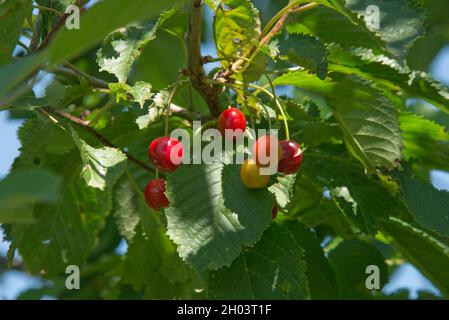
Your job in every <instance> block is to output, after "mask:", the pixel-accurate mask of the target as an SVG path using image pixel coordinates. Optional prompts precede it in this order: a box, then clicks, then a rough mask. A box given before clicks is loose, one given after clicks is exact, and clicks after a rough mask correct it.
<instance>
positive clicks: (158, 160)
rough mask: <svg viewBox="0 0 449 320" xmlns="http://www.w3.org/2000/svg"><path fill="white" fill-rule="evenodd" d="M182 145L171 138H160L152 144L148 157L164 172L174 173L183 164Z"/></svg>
mask: <svg viewBox="0 0 449 320" xmlns="http://www.w3.org/2000/svg"><path fill="white" fill-rule="evenodd" d="M182 154H183V152H182V143H181V142H179V141H178V140H176V139H174V138H170V137H159V138H156V139H154V140H153V141H152V142H151V143H150V147H149V148H148V157H149V158H150V161H151V162H153V163H154V164H155V165H156V167H158V168H159V169H161V170H163V171H167V172H170V171H174V170H175V169H176V168H177V167H179V165H180V164H181V162H182Z"/></svg>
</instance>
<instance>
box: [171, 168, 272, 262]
mask: <svg viewBox="0 0 449 320" xmlns="http://www.w3.org/2000/svg"><path fill="white" fill-rule="evenodd" d="M239 172H240V170H239V166H235V165H232V166H223V165H222V164H218V163H217V164H211V165H183V166H181V167H180V168H178V169H177V170H176V171H175V172H174V173H172V174H170V175H169V176H168V177H167V192H166V194H167V197H168V198H169V199H170V206H169V207H168V208H167V209H166V210H165V214H166V216H167V225H168V235H169V236H170V238H171V239H172V240H173V241H174V242H175V243H176V244H177V245H178V252H179V254H180V256H181V257H182V258H183V259H184V260H185V261H186V262H187V263H188V264H190V265H191V266H193V267H194V268H195V269H197V270H199V271H204V270H205V269H206V268H211V269H217V268H219V267H222V266H229V265H230V264H231V262H232V261H233V260H234V259H235V258H236V257H237V256H238V255H239V253H240V251H241V249H242V245H246V246H251V245H254V244H255V243H256V242H257V241H258V240H259V239H260V237H261V235H262V233H263V231H264V230H265V228H267V227H268V225H269V224H270V221H271V209H272V204H273V203H272V200H271V197H270V195H269V193H268V191H267V190H250V189H247V188H245V186H244V185H243V183H242V182H241V180H240V174H239ZM242 199H245V201H242Z"/></svg>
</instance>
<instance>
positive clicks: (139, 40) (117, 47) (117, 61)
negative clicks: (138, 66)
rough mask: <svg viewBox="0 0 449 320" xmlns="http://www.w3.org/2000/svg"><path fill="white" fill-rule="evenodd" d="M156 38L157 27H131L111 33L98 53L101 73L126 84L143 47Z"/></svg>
mask: <svg viewBox="0 0 449 320" xmlns="http://www.w3.org/2000/svg"><path fill="white" fill-rule="evenodd" d="M155 37H156V26H155V25H150V26H143V27H142V26H129V27H127V28H126V29H121V30H118V31H115V32H113V33H111V34H110V35H109V36H108V37H107V38H106V39H105V40H104V42H103V46H102V47H101V49H100V50H99V51H98V53H97V63H98V65H99V66H100V71H107V72H109V73H111V74H113V75H115V76H116V77H117V79H118V81H119V82H120V83H125V82H126V80H127V79H128V76H129V73H130V72H131V67H132V65H133V64H134V61H135V60H136V59H137V58H138V57H139V56H140V54H141V52H142V49H143V47H144V46H145V45H146V44H147V43H148V42H150V41H151V40H153V39H154V38H155Z"/></svg>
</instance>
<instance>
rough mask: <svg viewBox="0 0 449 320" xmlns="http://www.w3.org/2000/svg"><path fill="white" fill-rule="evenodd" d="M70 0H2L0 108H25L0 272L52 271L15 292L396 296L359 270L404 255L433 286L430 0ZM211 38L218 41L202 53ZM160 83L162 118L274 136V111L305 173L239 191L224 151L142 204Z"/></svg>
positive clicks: (438, 145)
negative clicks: (274, 212) (70, 274)
mask: <svg viewBox="0 0 449 320" xmlns="http://www.w3.org/2000/svg"><path fill="white" fill-rule="evenodd" d="M86 2H87V1H75V0H73V1H72V0H59V1H45V0H38V1H31V0H16V1H3V2H2V1H0V18H1V19H0V53H1V54H0V102H1V104H0V105H1V107H0V108H1V110H8V111H9V112H10V115H11V117H15V118H21V119H26V120H25V121H24V123H23V125H22V127H21V128H20V130H19V133H18V135H19V138H20V141H21V154H20V156H19V157H18V158H17V159H16V160H15V162H14V165H13V168H12V169H11V172H10V174H9V175H8V176H7V177H6V178H5V179H3V180H2V181H0V223H1V224H2V227H3V229H4V230H5V239H6V240H8V241H11V247H10V249H9V252H8V257H7V258H8V259H7V260H8V261H4V262H3V260H2V263H1V264H0V272H3V271H4V270H6V269H7V268H9V269H11V268H12V269H14V268H18V269H21V270H24V271H25V272H28V273H30V274H33V275H36V276H39V277H41V278H43V279H48V280H50V281H49V282H48V285H46V286H44V287H43V288H40V289H36V290H29V291H27V292H25V293H23V294H22V295H21V297H20V298H35V299H36V298H41V297H43V296H54V297H57V298H61V299H76V298H90V299H94V298H101V299H129V298H139V299H140V298H144V299H152V298H158V299H160V298H167V299H172V298H187V299H189V298H201V299H203V298H210V299H222V298H234V299H337V298H339V299H393V298H403V295H402V294H403V293H401V292H397V293H394V294H392V295H391V296H387V295H385V294H382V293H380V292H379V291H372V292H371V291H369V290H367V289H366V286H365V279H366V277H367V274H366V273H365V269H366V267H367V266H368V265H373V264H374V265H377V266H378V267H379V268H380V272H381V285H382V286H383V285H385V284H386V283H387V282H388V279H389V275H391V274H392V273H393V272H394V271H395V270H396V269H397V268H398V267H399V266H400V265H402V264H403V263H405V262H409V263H412V264H413V265H414V266H416V267H417V268H418V269H419V270H420V271H421V272H422V273H423V274H424V275H425V276H426V277H427V278H428V279H429V280H431V281H432V283H433V284H434V285H435V286H436V287H437V288H438V289H439V290H440V292H441V295H442V296H443V297H444V298H447V297H448V296H449V280H448V279H449V271H448V270H449V269H448V266H449V222H448V221H449V194H448V192H445V191H440V190H437V189H435V188H434V187H433V186H432V185H431V184H430V181H429V172H430V171H431V170H433V169H438V170H443V171H447V170H448V163H449V162H448V159H449V136H448V127H449V121H448V119H449V118H448V116H447V113H448V112H449V103H448V102H449V90H448V89H447V88H446V87H444V86H443V85H441V84H440V83H438V82H437V81H435V80H434V79H432V77H431V76H430V75H428V74H427V73H426V72H425V70H427V68H428V65H429V63H430V61H431V60H432V59H433V57H434V56H435V54H436V52H438V51H439V49H440V48H441V47H442V46H443V45H444V44H445V43H447V42H448V40H449V39H448V37H449V20H448V18H447V16H446V15H445V13H446V12H448V10H449V8H448V4H447V2H446V1H442V0H441V1H418V0H390V1H387V0H383V1H378V2H377V5H378V6H379V8H380V12H381V22H380V24H381V25H380V26H381V28H380V29H379V30H374V29H373V28H372V27H371V26H370V25H369V24H367V20H365V19H364V14H365V9H366V7H367V6H368V5H370V4H371V2H370V1H365V0H320V1H316V2H315V3H312V4H310V3H307V1H291V2H288V1H262V0H260V1H250V0H223V1H216V0H215V1H214V0H208V1H206V3H205V4H204V6H208V8H209V9H208V10H211V11H212V12H213V13H214V19H213V21H212V22H211V21H209V20H207V19H206V20H204V21H201V20H200V18H201V10H200V9H198V8H200V7H198V6H197V5H196V4H198V3H199V2H201V1H174V0H170V1H168V0H163V1H162V0H153V1H144V0H134V1H127V2H126V5H124V1H121V0H108V1H100V2H97V3H94V4H93V5H92V3H90V4H89V5H87V6H86V7H85V10H83V13H82V15H81V29H80V30H68V29H65V28H63V22H64V19H65V18H66V16H64V15H62V14H61V11H62V12H63V11H64V8H65V7H66V6H67V5H68V4H77V5H80V6H84V5H86ZM189 16H190V19H189ZM105 17H108V18H107V19H105ZM189 24H190V28H189ZM201 25H202V27H203V32H202V33H201V34H200V33H199V32H197V33H195V30H196V31H198V28H199V26H201ZM192 26H193V28H192ZM278 27H281V28H278ZM189 30H190V32H188V31H189ZM186 33H189V34H188V37H187V38H186V37H185V34H186ZM200 36H201V37H202V38H199V37H200ZM210 37H212V38H213V45H215V48H216V54H217V55H216V56H214V57H206V58H201V57H200V56H198V53H199V52H198V49H199V44H200V43H199V41H200V40H202V41H203V43H209V44H210V43H211V41H210ZM18 39H20V41H21V42H20V43H19V46H20V47H21V48H22V49H21V50H17V49H15V48H17V46H18ZM186 39H187V41H186ZM242 57H243V58H242ZM200 58H201V59H200ZM210 62H219V63H218V64H217V63H214V64H213V65H214V66H215V65H217V68H216V69H212V68H210V67H208V70H211V69H212V71H211V72H210V73H209V74H208V75H206V74H205V72H204V69H203V67H204V66H203V64H206V65H208V64H209V63H210ZM48 74H51V75H53V77H52V78H51V79H52V81H51V83H50V84H49V86H48V87H47V88H46V92H45V95H44V96H42V97H41V96H36V95H35V94H34V92H33V90H32V89H33V87H34V86H35V85H36V83H39V82H40V81H42V76H43V75H48ZM268 79H269V81H268ZM271 82H272V83H271ZM272 86H273V87H275V88H276V92H277V94H274V93H275V92H272ZM175 88H176V94H175V96H174V100H173V101H171V102H173V104H172V105H171V110H172V113H173V115H172V117H171V118H170V123H169V127H170V128H171V129H173V128H186V129H187V130H190V131H191V127H192V123H191V122H192V120H195V119H201V120H203V121H205V122H207V121H211V122H209V123H210V124H212V125H213V121H214V118H215V117H216V115H217V113H219V111H220V110H223V109H224V108H225V107H226V106H227V105H229V104H238V105H242V106H243V110H244V111H245V113H246V114H247V116H248V117H250V116H251V118H252V120H253V121H254V123H255V126H256V127H263V128H266V127H267V125H268V122H269V121H270V122H272V123H273V126H274V127H276V128H278V129H280V130H281V134H280V135H281V136H283V135H285V133H286V132H285V130H284V127H283V120H284V118H283V117H282V115H281V114H280V113H279V112H278V107H279V106H280V107H282V109H283V110H285V113H286V115H285V120H287V121H288V124H289V128H290V135H291V137H292V138H293V139H295V140H296V141H299V142H300V143H301V144H302V147H303V148H304V150H305V152H304V163H303V166H302V168H301V170H300V171H299V172H298V174H296V175H294V176H284V177H278V178H276V179H275V178H273V179H272V181H271V185H270V187H269V188H268V190H256V191H254V190H248V189H246V188H245V187H244V186H243V185H242V183H241V181H240V177H239V168H238V166H234V165H222V164H213V165H204V164H202V165H185V166H182V167H180V168H179V169H178V170H177V171H176V172H174V173H172V174H169V175H167V176H166V179H167V195H168V197H169V199H170V206H169V207H168V208H167V209H166V210H165V211H164V212H162V213H159V212H155V211H152V210H151V209H149V208H148V207H147V206H146V204H145V201H144V198H143V193H142V190H143V188H144V186H145V185H146V183H147V182H148V180H150V179H151V178H153V177H154V170H153V168H152V167H151V166H150V165H149V164H148V161H147V156H146V152H147V147H148V143H149V142H150V141H151V140H152V139H154V138H156V137H158V136H161V135H163V134H164V119H163V117H162V115H163V110H164V108H165V107H166V106H167V104H169V103H170V95H171V93H172V92H173V91H174V90H175ZM426 103H428V104H431V105H433V106H434V108H432V109H430V110H432V112H429V111H428V110H429V108H428V107H426ZM274 203H277V205H278V206H279V208H280V214H279V216H278V218H277V219H276V221H275V222H273V221H272V220H271V209H272V207H273V204H274ZM122 241H126V243H127V252H126V253H125V254H124V255H123V256H120V255H119V254H117V253H116V250H115V249H116V248H117V246H118V245H119V243H121V242H122ZM18 254H20V256H21V259H22V260H21V261H22V262H23V263H20V264H19V265H18V264H17V263H16V262H15V260H14V256H15V255H18ZM70 264H75V265H78V266H80V268H81V279H82V282H81V288H82V289H81V290H79V291H68V290H66V289H65V285H64V281H65V276H66V275H65V268H66V266H67V265H70ZM423 296H424V295H423ZM425 297H426V298H435V297H432V296H431V295H425Z"/></svg>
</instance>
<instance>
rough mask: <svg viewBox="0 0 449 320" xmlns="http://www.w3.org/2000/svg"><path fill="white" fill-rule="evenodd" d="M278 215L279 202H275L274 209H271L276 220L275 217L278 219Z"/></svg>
mask: <svg viewBox="0 0 449 320" xmlns="http://www.w3.org/2000/svg"><path fill="white" fill-rule="evenodd" d="M277 216H278V206H277V204H275V205H274V207H273V209H271V217H272V218H273V220H274V219H276V217H277Z"/></svg>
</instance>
